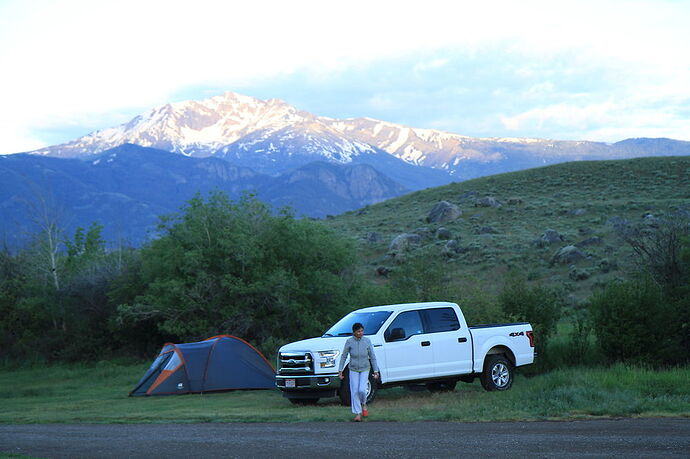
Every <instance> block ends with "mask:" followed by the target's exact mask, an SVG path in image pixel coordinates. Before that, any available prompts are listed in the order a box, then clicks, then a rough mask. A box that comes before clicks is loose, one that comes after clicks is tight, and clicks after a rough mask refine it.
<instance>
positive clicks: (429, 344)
mask: <svg viewBox="0 0 690 459" xmlns="http://www.w3.org/2000/svg"><path fill="white" fill-rule="evenodd" d="M422 346H431V342H430V341H422Z"/></svg>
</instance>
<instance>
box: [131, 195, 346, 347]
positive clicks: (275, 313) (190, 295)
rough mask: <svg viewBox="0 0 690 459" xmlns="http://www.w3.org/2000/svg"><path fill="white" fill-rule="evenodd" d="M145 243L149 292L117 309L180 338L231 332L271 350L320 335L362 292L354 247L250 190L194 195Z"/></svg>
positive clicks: (144, 275) (144, 270) (143, 272)
mask: <svg viewBox="0 0 690 459" xmlns="http://www.w3.org/2000/svg"><path fill="white" fill-rule="evenodd" d="M160 230H161V232H162V233H163V236H162V237H160V238H159V239H157V240H155V241H153V242H152V243H150V244H149V245H148V246H147V247H145V248H144V249H143V250H142V267H141V279H142V283H143V284H144V285H145V289H144V292H143V293H142V294H141V295H138V296H136V297H135V298H134V299H133V300H132V301H131V302H128V303H126V304H122V305H120V307H119V321H120V323H122V324H136V323H140V322H142V321H149V322H153V323H155V324H156V326H157V328H158V331H159V332H160V333H163V334H168V335H173V336H175V337H177V338H178V339H180V340H189V339H200V338H206V337H208V336H211V335H213V334H218V333H230V334H236V335H238V336H241V337H243V338H245V339H248V340H250V341H252V342H254V343H258V344H260V345H261V346H262V348H263V349H265V350H266V349H268V350H269V351H272V350H273V349H271V346H274V345H275V344H277V343H278V342H279V341H285V340H293V339H298V338H304V337H306V336H309V335H314V334H317V333H320V332H321V331H323V329H324V327H325V326H326V325H328V324H330V323H331V322H333V321H334V320H335V319H337V318H339V316H340V315H341V314H342V313H343V311H344V308H346V305H347V304H348V301H349V299H350V295H351V294H352V293H353V292H354V291H355V290H356V282H355V280H354V278H353V277H352V275H351V271H352V267H353V265H354V261H355V259H354V248H353V246H352V244H351V243H350V242H349V241H346V240H344V239H342V238H340V237H338V236H336V234H335V233H334V232H332V230H329V229H328V228H326V227H325V226H323V225H321V224H320V223H318V222H313V221H310V220H306V219H304V220H296V219H294V218H293V217H292V216H291V215H290V214H289V213H287V212H282V213H281V214H279V215H277V216H275V215H272V214H271V212H270V209H269V208H268V207H267V206H266V205H264V204H262V203H260V202H259V201H257V200H255V199H254V198H253V197H251V196H244V197H242V198H241V199H240V200H238V201H236V202H233V201H230V200H229V199H228V198H227V196H226V195H225V194H223V193H220V192H215V193H212V194H210V196H209V197H208V199H207V200H206V201H204V200H203V199H202V198H201V197H200V196H198V195H197V196H196V197H195V198H193V199H192V200H190V201H189V202H188V204H187V205H186V206H185V207H184V208H183V209H182V213H181V214H179V215H173V216H170V217H167V218H165V219H164V220H163V221H162V223H161V226H160Z"/></svg>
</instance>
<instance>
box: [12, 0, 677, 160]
mask: <svg viewBox="0 0 690 459" xmlns="http://www.w3.org/2000/svg"><path fill="white" fill-rule="evenodd" d="M688 17H690V3H689V2H673V1H666V2H664V1H651V0H650V1H606V0H583V1H577V2H575V1H565V2H560V1H559V2H553V1H533V0H524V1H521V2H514V1H494V2H476V1H445V0H444V1H437V0H430V1H427V2H424V3H423V4H420V3H419V2H405V1H396V2H393V1H390V0H380V1H376V2H370V1H364V0H351V1H350V2H347V3H333V2H323V1H315V0H304V1H300V2H285V1H277V0H275V1H261V0H258V1H254V2H227V1H211V0H197V1H195V2H189V1H186V0H185V1H179V0H166V1H163V0H149V1H139V0H136V1H135V0H121V1H118V2H93V1H90V0H89V1H87V0H64V1H60V2H57V1H50V0H35V1H31V2H25V1H21V0H5V1H3V2H2V3H0V62H2V63H3V69H5V70H4V72H3V73H2V74H1V75H0V100H2V102H3V109H2V110H1V111H0V125H4V126H11V128H10V129H11V132H6V133H3V134H6V135H3V136H2V138H0V152H8V151H11V150H12V149H16V148H17V146H20V145H22V140H21V139H25V146H23V147H21V148H19V149H20V150H26V149H30V148H33V147H34V146H35V144H36V139H37V138H38V136H37V135H36V134H35V131H37V130H40V129H45V128H56V127H59V126H62V125H73V124H75V123H78V122H81V120H84V119H89V118H98V119H101V120H104V121H105V120H108V119H109V117H108V114H109V113H112V112H117V113H120V114H121V113H132V114H134V113H138V112H140V111H143V110H144V109H146V108H149V107H151V106H153V105H157V104H160V103H165V102H168V101H169V100H170V98H171V97H172V95H173V94H176V93H179V92H180V91H182V90H184V89H185V88H189V87H200V88H201V87H209V86H212V87H223V88H225V89H227V90H232V89H235V87H239V86H248V85H250V84H251V82H252V81H256V80H258V79H266V78H276V81H278V82H279V80H280V77H281V76H285V75H290V74H292V73H294V72H297V71H304V72H308V73H310V74H311V75H313V76H314V78H318V79H320V80H324V81H327V80H328V78H329V77H330V75H331V74H333V73H335V74H339V73H346V72H347V70H348V69H349V68H351V67H352V66H361V65H369V64H372V63H375V62H377V61H379V60H382V59H389V60H390V59H394V58H395V57H396V56H397V57H403V56H408V55H411V54H419V53H425V52H430V50H444V49H446V50H449V51H453V50H455V51H457V50H462V51H464V52H474V53H478V54H481V53H484V52H486V50H487V49H491V50H492V52H495V53H496V55H497V56H498V57H497V59H500V53H504V55H511V56H515V55H519V56H524V61H525V64H526V65H525V67H524V70H523V71H524V72H530V71H531V70H530V66H529V62H530V61H532V60H533V59H534V60H535V61H537V62H538V61H541V60H543V59H544V57H547V56H551V57H553V56H560V55H563V54H567V55H568V56H570V57H572V58H573V62H572V64H573V65H574V66H588V67H598V66H604V67H610V68H618V69H619V72H620V74H621V75H622V74H625V73H627V74H634V75H639V76H640V77H639V78H637V79H635V81H632V82H626V81H623V82H622V84H640V81H641V80H645V79H646V80H647V83H648V84H647V86H646V89H644V90H645V91H649V92H650V93H653V92H654V91H660V92H664V94H665V97H669V96H672V97H675V98H678V97H680V96H682V95H684V94H685V95H687V93H688V89H687V81H688V79H687V78H685V77H686V76H687V75H688V73H690V28H689V27H687V22H688V21H687V19H688ZM429 54H431V53H429ZM447 63H448V60H447V59H445V58H443V57H438V56H437V57H434V58H430V59H429V60H427V61H422V62H420V63H419V64H418V67H417V68H416V71H426V70H442V69H444V68H445V67H444V66H446V65H447ZM372 67H373V66H372ZM7 69H10V71H8V70H7ZM382 70H385V69H382ZM678 76H682V77H683V78H679V77H678ZM491 83H492V82H491V81H490V80H489V81H487V82H486V84H491ZM391 84H394V81H392V82H391ZM554 84H556V86H557V82H554ZM544 89H547V88H544ZM527 90H529V89H527ZM630 91H635V88H634V87H633V88H630ZM249 95H252V94H249ZM274 96H275V97H278V98H280V97H281V94H280V85H279V84H277V85H276V94H274ZM652 96H653V94H652ZM368 99H369V104H372V103H373V104H374V106H375V105H376V104H382V103H384V102H385V103H386V104H388V106H390V105H391V104H394V103H395V101H390V100H389V101H384V100H382V99H381V100H377V98H376V96H375V95H374V94H372V95H369V96H368ZM364 100H367V98H365V99H364ZM598 103H599V104H601V103H603V102H601V101H600V102H598ZM594 105H596V103H594ZM408 109H411V110H413V109H414V108H413V107H408ZM524 111H525V112H528V110H524ZM438 116H439V117H441V116H444V114H439V115H438ZM453 116H454V115H453V114H446V117H448V118H452V117H453ZM539 116H546V115H538V114H537V113H536V112H535V113H533V114H532V115H529V116H528V115H525V116H524V117H523V118H525V117H527V118H530V117H531V118H532V119H533V120H537V119H538V118H539ZM554 116H555V115H554ZM513 118H514V117H513ZM527 118H525V119H524V120H522V121H520V120H519V119H518V120H517V121H510V120H509V119H508V120H507V121H506V122H507V123H508V125H510V123H511V122H512V123H513V124H514V125H515V123H518V124H519V123H525V122H527V121H526V119H527ZM560 118H563V119H565V118H566V117H565V115H560ZM111 119H114V118H111ZM94 124H95V123H94ZM546 124H547V123H543V126H546ZM98 127H106V126H98ZM8 139H14V140H12V142H9V140H8Z"/></svg>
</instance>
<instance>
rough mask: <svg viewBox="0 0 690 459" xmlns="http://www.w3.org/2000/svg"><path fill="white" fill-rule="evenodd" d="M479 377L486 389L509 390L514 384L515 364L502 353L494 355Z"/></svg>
mask: <svg viewBox="0 0 690 459" xmlns="http://www.w3.org/2000/svg"><path fill="white" fill-rule="evenodd" d="M479 379H480V380H481V382H482V387H483V388H484V389H486V390H489V391H491V390H508V389H510V386H512V385H513V365H512V364H511V363H510V361H509V360H508V359H506V358H505V357H503V356H502V355H492V356H490V357H488V358H487V359H486V363H485V364H484V371H483V372H482V374H481V376H480V377H479Z"/></svg>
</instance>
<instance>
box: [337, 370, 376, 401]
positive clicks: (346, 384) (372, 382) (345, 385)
mask: <svg viewBox="0 0 690 459" xmlns="http://www.w3.org/2000/svg"><path fill="white" fill-rule="evenodd" d="M343 374H344V375H345V377H344V378H343V380H342V381H340V389H338V396H339V397H340V404H341V405H343V406H350V403H351V400H350V369H349V368H347V367H346V368H345V370H343ZM378 389H379V381H378V380H377V379H374V374H373V372H372V371H371V370H369V384H367V405H368V404H369V403H371V402H372V401H373V400H374V398H375V397H376V392H378Z"/></svg>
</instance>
